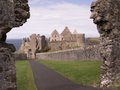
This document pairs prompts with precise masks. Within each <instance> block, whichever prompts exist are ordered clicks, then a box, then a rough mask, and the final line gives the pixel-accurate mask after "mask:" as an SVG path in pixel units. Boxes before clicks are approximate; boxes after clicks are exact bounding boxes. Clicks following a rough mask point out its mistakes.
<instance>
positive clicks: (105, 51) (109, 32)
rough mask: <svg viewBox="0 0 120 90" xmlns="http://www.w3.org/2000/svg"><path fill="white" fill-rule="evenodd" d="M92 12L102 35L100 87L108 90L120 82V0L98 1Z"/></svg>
mask: <svg viewBox="0 0 120 90" xmlns="http://www.w3.org/2000/svg"><path fill="white" fill-rule="evenodd" d="M91 12H92V15H91V18H92V19H93V21H94V23H95V24H97V28H98V31H99V33H100V42H101V43H100V55H101V58H102V60H103V65H102V66H101V83H100V87H102V88H107V87H110V86H114V84H116V83H117V82H120V0H96V1H95V2H93V3H92V5H91Z"/></svg>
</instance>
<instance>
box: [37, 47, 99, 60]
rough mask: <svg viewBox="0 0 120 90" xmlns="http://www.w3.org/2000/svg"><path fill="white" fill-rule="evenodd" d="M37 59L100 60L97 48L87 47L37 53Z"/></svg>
mask: <svg viewBox="0 0 120 90" xmlns="http://www.w3.org/2000/svg"><path fill="white" fill-rule="evenodd" d="M36 58H37V59H42V60H100V55H99V49H98V46H97V47H96V46H95V47H88V48H86V49H81V48H79V49H71V50H65V51H57V52H48V53H37V54H36Z"/></svg>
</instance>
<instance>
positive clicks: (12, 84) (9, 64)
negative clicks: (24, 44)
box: [0, 43, 17, 90]
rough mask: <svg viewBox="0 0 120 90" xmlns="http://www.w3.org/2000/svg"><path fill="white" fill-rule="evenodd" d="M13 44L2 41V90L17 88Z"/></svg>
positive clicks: (0, 52) (0, 56) (0, 57)
mask: <svg viewBox="0 0 120 90" xmlns="http://www.w3.org/2000/svg"><path fill="white" fill-rule="evenodd" d="M14 51H15V48H14V46H13V45H10V44H9V45H8V44H5V43H0V90H17V88H16V70H15V58H14V54H13V52H14Z"/></svg>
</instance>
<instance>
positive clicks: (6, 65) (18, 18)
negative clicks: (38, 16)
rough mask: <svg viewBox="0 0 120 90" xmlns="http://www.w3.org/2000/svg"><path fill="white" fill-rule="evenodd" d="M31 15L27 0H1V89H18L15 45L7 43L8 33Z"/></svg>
mask: <svg viewBox="0 0 120 90" xmlns="http://www.w3.org/2000/svg"><path fill="white" fill-rule="evenodd" d="M29 17H30V13H29V6H28V1H27V0H0V90H17V87H16V70H15V59H14V55H13V52H14V51H15V47H14V45H12V44H7V43H5V41H6V38H7V36H6V34H7V33H8V32H9V31H10V30H11V29H12V28H14V27H19V26H22V25H23V24H24V23H25V22H26V20H27V19H28V18H29Z"/></svg>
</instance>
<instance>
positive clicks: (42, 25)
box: [8, 0, 98, 38]
mask: <svg viewBox="0 0 120 90" xmlns="http://www.w3.org/2000/svg"><path fill="white" fill-rule="evenodd" d="M35 1H36V2H38V1H39V0H35ZM46 1H47V0H46ZM89 17H90V11H89V6H87V5H76V4H70V3H62V4H54V5H53V4H52V5H49V6H47V7H40V6H39V7H32V8H31V18H30V19H29V20H28V22H27V23H26V24H24V25H23V26H22V27H20V28H16V29H13V30H12V31H11V32H10V33H9V34H8V38H23V37H26V36H28V35H30V34H32V33H39V34H44V35H46V34H51V33H52V31H53V30H54V29H57V30H58V31H59V32H62V31H63V29H64V27H65V26H68V27H69V28H70V29H71V31H74V29H76V30H77V31H78V32H81V33H85V34H86V36H98V33H97V29H96V26H95V25H94V24H93V22H92V20H90V19H89ZM16 33H17V35H16Z"/></svg>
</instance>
